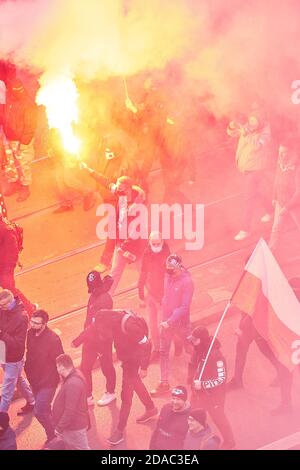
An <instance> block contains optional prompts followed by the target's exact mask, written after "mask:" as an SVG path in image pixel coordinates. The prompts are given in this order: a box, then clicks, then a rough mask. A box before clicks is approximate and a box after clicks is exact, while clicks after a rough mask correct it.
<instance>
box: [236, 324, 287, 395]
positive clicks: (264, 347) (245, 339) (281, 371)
mask: <svg viewBox="0 0 300 470" xmlns="http://www.w3.org/2000/svg"><path fill="white" fill-rule="evenodd" d="M253 341H255V342H256V344H257V346H258V348H259V350H260V351H261V352H262V354H263V355H264V356H265V357H266V358H267V359H268V360H269V361H270V362H271V364H272V365H273V366H274V367H275V369H276V371H277V374H278V379H279V385H280V392H281V401H282V404H290V403H291V387H292V375H291V373H290V372H289V370H288V369H287V368H286V367H284V366H283V365H282V364H281V363H280V362H279V361H278V360H277V359H276V357H275V355H274V353H273V351H272V350H271V348H270V346H269V345H268V343H267V341H266V340H265V339H264V338H262V336H260V335H259V334H258V333H257V331H256V330H255V329H254V328H253V329H248V330H247V332H246V331H243V333H242V335H241V336H239V337H238V342H237V347H236V357H235V371H234V377H235V378H236V379H237V380H240V381H242V378H243V373H244V369H245V365H246V359H247V354H248V350H249V347H250V345H251V343H252V342H253Z"/></svg>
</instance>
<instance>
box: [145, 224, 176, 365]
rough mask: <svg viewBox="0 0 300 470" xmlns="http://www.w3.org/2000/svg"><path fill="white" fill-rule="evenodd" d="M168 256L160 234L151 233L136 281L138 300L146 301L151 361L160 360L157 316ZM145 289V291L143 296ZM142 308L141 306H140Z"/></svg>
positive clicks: (168, 252) (167, 247)
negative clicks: (151, 349)
mask: <svg viewBox="0 0 300 470" xmlns="http://www.w3.org/2000/svg"><path fill="white" fill-rule="evenodd" d="M169 255H170V248H169V246H168V244H167V242H165V241H164V240H163V239H162V235H161V233H160V232H157V231H153V232H151V233H150V236H149V244H148V246H147V248H146V250H145V251H144V254H143V257H142V267H141V272H140V277H139V281H138V291H139V299H140V301H141V302H142V303H143V302H144V301H145V299H146V305H147V312H148V319H149V328H150V335H151V340H152V345H153V351H152V358H151V360H152V361H156V360H158V359H159V358H160V353H159V347H160V344H159V341H160V340H159V327H158V323H159V316H160V310H161V303H162V299H163V295H164V278H165V271H166V260H167V258H168V256H169ZM145 288H146V290H147V293H146V296H145ZM141 305H142V306H143V304H141Z"/></svg>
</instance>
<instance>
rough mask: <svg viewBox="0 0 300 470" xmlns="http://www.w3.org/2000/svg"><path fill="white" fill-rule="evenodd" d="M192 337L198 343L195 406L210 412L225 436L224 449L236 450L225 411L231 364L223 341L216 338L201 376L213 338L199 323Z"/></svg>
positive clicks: (193, 369)
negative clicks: (225, 354) (227, 364)
mask: <svg viewBox="0 0 300 470" xmlns="http://www.w3.org/2000/svg"><path fill="white" fill-rule="evenodd" d="M189 339H190V340H191V343H192V344H193V346H194V352H193V354H192V358H191V362H190V364H189V369H188V382H189V383H190V384H191V385H192V406H193V407H195V408H197V407H201V408H203V409H205V411H207V412H208V413H209V414H210V416H211V418H212V420H213V421H214V422H215V424H216V426H217V427H218V429H219V430H220V433H221V435H222V437H223V448H226V449H232V448H233V447H234V446H235V443H234V437H233V433H232V430H231V426H230V424H229V422H228V420H227V417H226V416H225V411H224V406H225V391H226V389H225V383H226V380H227V367H226V361H225V358H224V356H223V354H222V352H221V344H220V342H219V341H218V340H217V339H216V340H215V342H214V344H213V347H212V350H211V352H210V355H209V356H208V360H207V362H206V365H205V368H204V370H203V373H202V376H201V378H200V374H201V371H202V368H203V365H204V361H205V359H206V356H207V353H208V350H209V347H210V345H211V342H212V339H213V338H212V337H211V336H210V335H209V332H208V329H207V328H205V327H202V326H199V327H197V328H195V329H194V330H193V332H192V334H191V336H190V338H189Z"/></svg>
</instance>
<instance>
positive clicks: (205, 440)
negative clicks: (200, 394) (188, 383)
mask: <svg viewBox="0 0 300 470" xmlns="http://www.w3.org/2000/svg"><path fill="white" fill-rule="evenodd" d="M188 426H189V430H188V432H187V435H186V436H185V440H184V444H183V448H184V450H218V449H219V446H220V438H219V437H218V436H217V435H216V434H214V433H213V432H212V430H211V429H210V427H209V425H208V424H207V415H206V412H205V410H202V409H201V408H195V409H193V410H191V411H190V412H189V416H188Z"/></svg>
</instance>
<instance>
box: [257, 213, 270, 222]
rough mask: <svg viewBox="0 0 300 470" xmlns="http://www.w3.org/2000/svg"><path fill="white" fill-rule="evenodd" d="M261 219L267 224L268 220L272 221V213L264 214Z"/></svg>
mask: <svg viewBox="0 0 300 470" xmlns="http://www.w3.org/2000/svg"><path fill="white" fill-rule="evenodd" d="M260 220H261V222H263V223H264V224H266V223H268V222H271V220H272V216H271V214H265V215H263V216H262V218H261V219H260Z"/></svg>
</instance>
